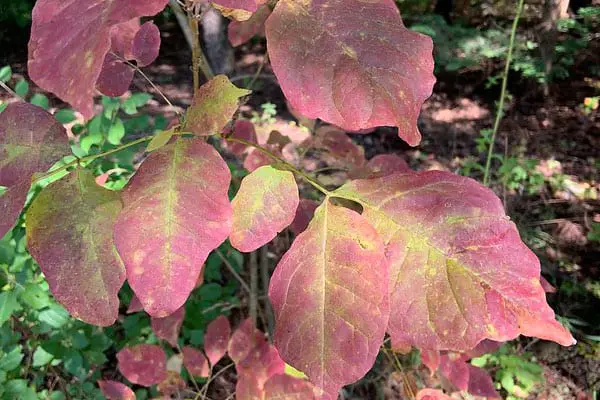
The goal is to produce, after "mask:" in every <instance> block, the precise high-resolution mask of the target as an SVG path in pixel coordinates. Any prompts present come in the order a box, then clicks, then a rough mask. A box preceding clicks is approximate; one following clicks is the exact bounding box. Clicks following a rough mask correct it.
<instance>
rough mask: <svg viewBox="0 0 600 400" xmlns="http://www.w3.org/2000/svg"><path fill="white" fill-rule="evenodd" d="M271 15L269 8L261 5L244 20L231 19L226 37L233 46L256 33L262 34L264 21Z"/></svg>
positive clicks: (245, 40) (244, 41)
mask: <svg viewBox="0 0 600 400" xmlns="http://www.w3.org/2000/svg"><path fill="white" fill-rule="evenodd" d="M269 15H271V9H270V8H269V7H268V6H267V5H262V6H260V7H259V8H258V10H256V12H255V13H254V14H252V16H251V17H250V18H249V19H248V20H246V21H235V20H234V21H231V22H230V23H229V26H228V27H227V37H228V38H229V43H231V45H232V46H233V47H237V46H239V45H241V44H243V43H246V42H247V41H248V40H250V39H252V38H253V37H254V36H256V35H264V33H265V21H266V20H267V18H268V17H269Z"/></svg>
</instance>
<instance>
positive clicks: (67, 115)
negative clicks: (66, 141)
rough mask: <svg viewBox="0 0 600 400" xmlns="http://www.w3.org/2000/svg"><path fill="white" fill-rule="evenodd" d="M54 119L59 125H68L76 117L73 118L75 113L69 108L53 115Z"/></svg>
mask: <svg viewBox="0 0 600 400" xmlns="http://www.w3.org/2000/svg"><path fill="white" fill-rule="evenodd" d="M54 118H56V120H57V121H58V122H60V123H61V124H68V123H70V122H73V121H75V119H76V118H77V117H76V116H75V112H74V111H73V110H71V109H70V108H63V109H62V110H58V111H57V112H56V113H55V114H54Z"/></svg>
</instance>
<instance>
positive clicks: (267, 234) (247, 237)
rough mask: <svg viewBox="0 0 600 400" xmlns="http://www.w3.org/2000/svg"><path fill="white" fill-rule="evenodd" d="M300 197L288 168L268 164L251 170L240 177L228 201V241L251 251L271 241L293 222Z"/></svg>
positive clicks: (240, 248)
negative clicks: (231, 217)
mask: <svg viewBox="0 0 600 400" xmlns="http://www.w3.org/2000/svg"><path fill="white" fill-rule="evenodd" d="M299 201H300V199H299V197H298V185H296V180H295V179H294V174H293V173H291V172H290V171H282V170H279V169H276V168H273V167H271V166H264V167H260V168H258V169H257V170H255V171H253V172H252V173H251V174H249V175H247V176H246V177H245V178H244V179H243V180H242V183H241V185H240V189H239V191H238V193H237V194H236V196H235V198H234V199H233V201H232V202H231V206H232V208H233V227H232V228H231V235H230V236H229V240H230V241H231V245H232V246H233V247H235V248H236V249H238V250H240V251H242V252H251V251H254V250H256V249H258V248H259V247H261V246H263V245H265V244H266V243H268V242H270V241H271V240H272V239H273V238H274V237H275V236H277V234H278V233H279V232H281V231H282V230H284V229H285V228H286V227H287V226H288V225H290V224H291V223H292V221H293V220H294V217H295V215H296V208H297V207H298V202H299Z"/></svg>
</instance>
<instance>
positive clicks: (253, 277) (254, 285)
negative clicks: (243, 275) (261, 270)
mask: <svg viewBox="0 0 600 400" xmlns="http://www.w3.org/2000/svg"><path fill="white" fill-rule="evenodd" d="M257 256H258V255H257V253H256V251H253V252H252V253H250V263H249V264H250V320H251V321H252V326H257V325H256V319H257V309H258V299H257V297H258V260H257Z"/></svg>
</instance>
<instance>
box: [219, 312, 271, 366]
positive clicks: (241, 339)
mask: <svg viewBox="0 0 600 400" xmlns="http://www.w3.org/2000/svg"><path fill="white" fill-rule="evenodd" d="M265 342H266V339H265V335H264V334H263V333H262V332H261V331H259V330H258V329H256V328H255V327H254V326H253V325H252V320H250V318H248V319H246V320H244V322H242V324H241V325H240V326H239V327H238V328H237V329H236V330H235V332H234V333H233V335H232V336H231V340H229V345H228V347H227V353H228V354H229V358H231V359H232V360H233V362H234V363H236V364H237V363H239V362H240V361H242V360H243V359H244V358H246V357H247V356H248V354H249V353H250V351H251V350H252V349H253V348H254V347H255V346H257V345H259V344H262V343H265Z"/></svg>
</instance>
